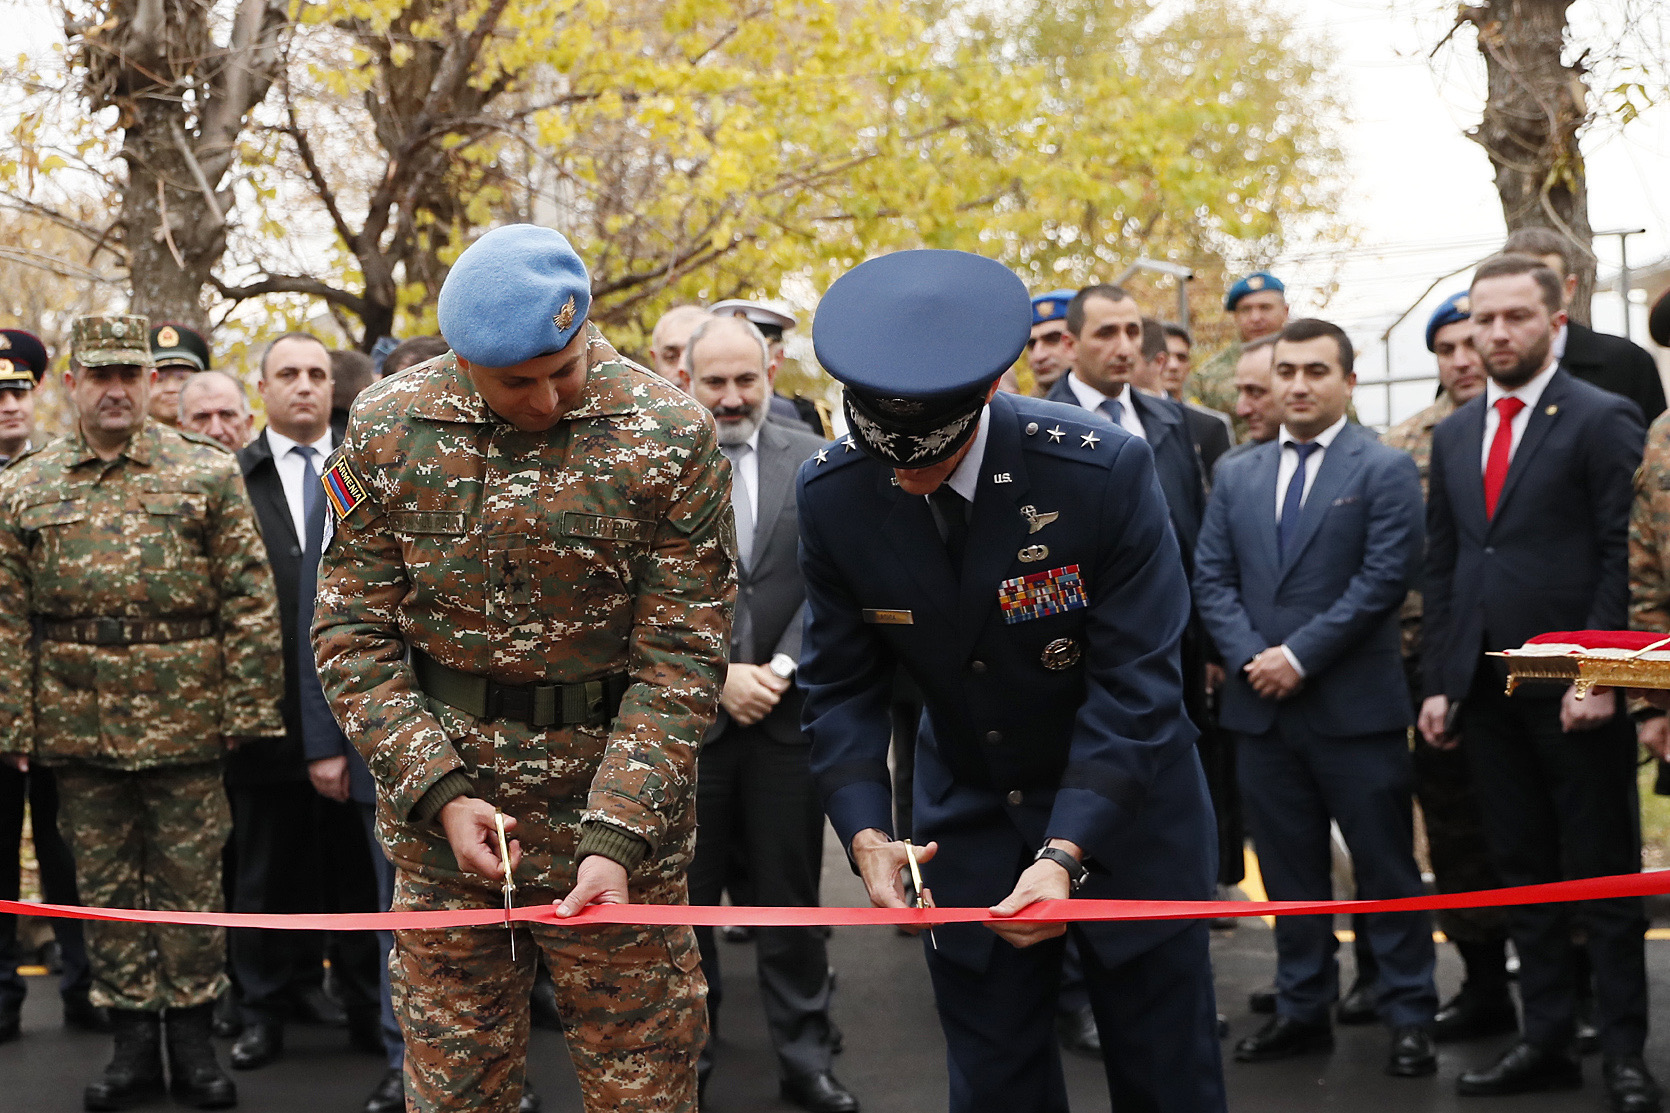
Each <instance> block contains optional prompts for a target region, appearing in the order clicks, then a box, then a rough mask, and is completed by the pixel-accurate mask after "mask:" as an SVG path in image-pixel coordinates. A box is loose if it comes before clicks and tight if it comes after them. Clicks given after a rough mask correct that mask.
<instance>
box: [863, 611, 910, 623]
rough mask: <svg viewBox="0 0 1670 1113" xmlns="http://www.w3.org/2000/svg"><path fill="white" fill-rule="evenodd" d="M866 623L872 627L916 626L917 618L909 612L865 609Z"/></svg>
mask: <svg viewBox="0 0 1670 1113" xmlns="http://www.w3.org/2000/svg"><path fill="white" fill-rule="evenodd" d="M864 621H865V622H868V623H869V624H870V625H872V626H914V625H916V618H915V616H914V615H912V614H911V613H910V612H909V611H881V610H876V609H875V608H873V607H866V608H864Z"/></svg>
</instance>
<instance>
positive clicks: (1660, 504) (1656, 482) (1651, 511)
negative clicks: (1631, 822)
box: [1629, 291, 1670, 794]
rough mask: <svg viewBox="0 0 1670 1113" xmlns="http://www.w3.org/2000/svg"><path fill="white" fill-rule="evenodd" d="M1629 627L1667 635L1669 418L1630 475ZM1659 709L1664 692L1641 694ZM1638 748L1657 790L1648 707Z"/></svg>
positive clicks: (1661, 318)
mask: <svg viewBox="0 0 1670 1113" xmlns="http://www.w3.org/2000/svg"><path fill="white" fill-rule="evenodd" d="M1647 330H1648V332H1649V333H1650V334H1651V335H1652V338H1653V342H1654V343H1656V344H1658V345H1659V346H1660V347H1663V348H1670V291H1666V292H1664V293H1663V294H1660V295H1659V298H1658V300H1657V301H1656V302H1654V303H1653V307H1652V311H1651V313H1650V314H1649V315H1648V318H1647ZM1629 625H1630V628H1631V629H1633V630H1653V631H1657V632H1659V633H1664V634H1670V413H1667V414H1660V415H1659V416H1658V417H1657V418H1655V419H1654V420H1653V423H1652V425H1651V426H1650V427H1649V428H1648V429H1647V451H1646V453H1645V454H1644V455H1643V456H1642V458H1641V466H1640V467H1639V468H1637V469H1636V471H1635V503H1634V506H1633V507H1632V509H1631V512H1630V519H1629ZM1647 694H1648V695H1650V696H1651V697H1652V698H1653V703H1654V704H1655V705H1657V707H1659V708H1662V707H1663V706H1664V705H1665V704H1667V703H1670V692H1651V693H1647ZM1632 709H1633V710H1634V712H1635V717H1636V720H1637V728H1636V729H1637V736H1638V737H1639V738H1640V739H1641V744H1642V745H1644V746H1646V747H1647V748H1648V749H1649V750H1651V751H1652V752H1653V754H1654V755H1656V756H1657V758H1658V760H1659V762H1660V764H1659V773H1658V786H1657V790H1658V792H1659V793H1660V794H1664V793H1665V792H1666V790H1667V789H1670V785H1667V784H1666V781H1667V780H1670V775H1667V769H1670V766H1666V765H1665V764H1664V762H1666V761H1670V720H1667V719H1666V718H1665V716H1664V715H1663V714H1662V713H1658V714H1655V713H1654V712H1653V709H1652V705H1649V704H1647V703H1646V701H1645V700H1639V701H1637V702H1636V703H1634V704H1633V705H1632Z"/></svg>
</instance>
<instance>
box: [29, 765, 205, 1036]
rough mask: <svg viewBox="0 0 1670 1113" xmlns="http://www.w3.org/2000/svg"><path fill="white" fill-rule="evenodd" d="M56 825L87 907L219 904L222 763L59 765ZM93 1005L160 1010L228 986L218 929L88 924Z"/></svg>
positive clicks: (199, 1000) (197, 908) (190, 908)
mask: <svg viewBox="0 0 1670 1113" xmlns="http://www.w3.org/2000/svg"><path fill="white" fill-rule="evenodd" d="M57 774H58V793H59V798H60V799H59V813H58V823H59V826H60V829H61V830H62V831H63V832H64V834H65V835H66V836H68V838H69V840H70V845H71V847H72V848H73V849H74V851H75V869H76V879H77V881H78V882H79V883H80V890H81V901H82V903H83V904H85V905H88V906H90V907H97V908H142V909H149V910H151V911H158V912H160V911H187V912H218V911H220V910H221V903H222V897H221V888H220V855H221V851H222V849H223V848H224V847H225V845H226V838H227V835H228V834H230V833H231V830H232V813H231V809H230V808H229V807H228V806H227V803H226V790H225V789H224V788H223V787H222V785H221V771H220V764H219V763H218V762H214V763H209V764H197V765H172V766H162V767H159V768H155V769H141V770H137V771H131V772H130V771H123V770H113V769H98V768H93V767H91V766H86V765H65V766H60V767H58V769H57ZM87 959H88V962H89V964H90V965H91V967H92V972H93V986H92V999H93V1004H95V1005H105V1006H108V1007H111V1008H117V1009H140V1010H144V1011H146V1012H159V1011H161V1010H163V1009H183V1008H190V1007H191V1006H193V1005H201V1004H203V1003H205V1002H207V1001H212V1000H214V999H215V998H216V997H217V996H219V995H220V993H221V992H222V991H223V990H224V989H225V988H226V984H227V981H226V933H225V932H224V931H222V930H221V929H219V928H203V927H168V926H160V925H151V924H126V923H100V922H97V921H92V920H89V921H88V922H87Z"/></svg>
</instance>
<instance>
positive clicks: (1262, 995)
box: [1247, 985, 1276, 1016]
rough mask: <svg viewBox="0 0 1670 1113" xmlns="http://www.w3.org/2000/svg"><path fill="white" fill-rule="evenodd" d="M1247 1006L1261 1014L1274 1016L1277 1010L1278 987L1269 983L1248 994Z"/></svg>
mask: <svg viewBox="0 0 1670 1113" xmlns="http://www.w3.org/2000/svg"><path fill="white" fill-rule="evenodd" d="M1247 1008H1248V1009H1250V1010H1251V1011H1252V1012H1255V1013H1257V1014H1258V1015H1260V1016H1273V1015H1275V1011H1276V987H1275V986H1273V985H1267V986H1265V987H1264V988H1263V989H1255V990H1253V991H1252V992H1251V993H1249V994H1247Z"/></svg>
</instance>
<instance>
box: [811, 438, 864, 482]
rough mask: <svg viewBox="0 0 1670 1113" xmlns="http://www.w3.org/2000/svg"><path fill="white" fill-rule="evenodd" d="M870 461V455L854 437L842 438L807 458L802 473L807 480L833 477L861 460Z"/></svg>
mask: <svg viewBox="0 0 1670 1113" xmlns="http://www.w3.org/2000/svg"><path fill="white" fill-rule="evenodd" d="M868 459H870V457H869V455H868V454H867V453H865V452H864V450H863V449H861V448H860V447H859V446H858V442H857V441H855V440H854V439H853V438H852V437H842V438H840V439H839V440H833V441H830V442H829V443H828V444H826V445H824V446H823V447H822V448H819V449H818V450H817V451H816V452H814V453H812V455H810V456H808V457H807V458H806V463H805V464H804V465H803V466H802V471H803V472H804V474H805V477H806V478H807V479H809V480H810V479H816V478H818V477H820V476H825V475H833V474H834V473H835V472H838V471H841V470H843V469H844V468H845V466H846V465H848V464H856V463H857V462H858V461H860V460H868Z"/></svg>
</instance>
